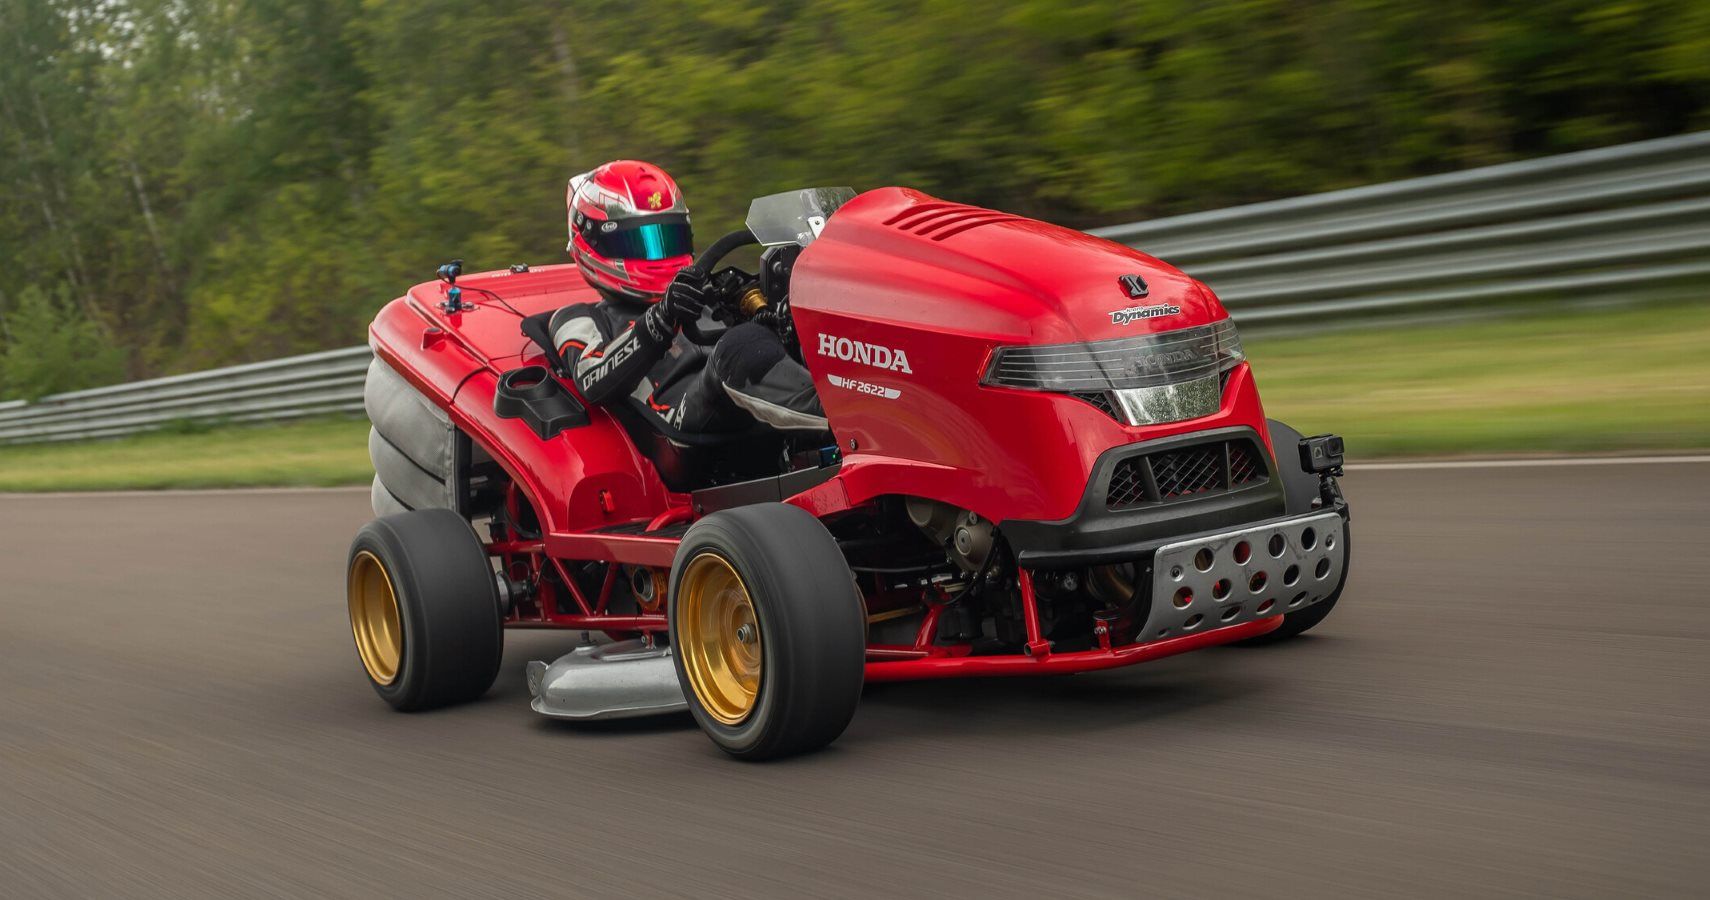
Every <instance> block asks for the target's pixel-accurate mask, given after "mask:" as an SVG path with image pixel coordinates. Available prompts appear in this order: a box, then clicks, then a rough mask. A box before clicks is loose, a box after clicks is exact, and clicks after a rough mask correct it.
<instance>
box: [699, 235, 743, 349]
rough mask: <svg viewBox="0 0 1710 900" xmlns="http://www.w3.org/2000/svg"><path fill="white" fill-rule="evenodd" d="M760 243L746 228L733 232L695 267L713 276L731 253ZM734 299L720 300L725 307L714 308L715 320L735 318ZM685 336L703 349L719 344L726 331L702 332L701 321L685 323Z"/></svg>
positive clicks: (717, 242)
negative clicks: (714, 270) (715, 269)
mask: <svg viewBox="0 0 1710 900" xmlns="http://www.w3.org/2000/svg"><path fill="white" fill-rule="evenodd" d="M758 243H760V240H759V239H758V238H756V237H755V236H754V232H752V231H749V230H748V229H746V228H740V229H737V230H736V231H732V232H731V233H729V234H727V235H725V236H724V237H721V238H719V239H718V240H716V241H713V243H712V246H711V247H708V248H707V249H706V250H705V251H703V252H702V253H701V255H700V257H699V258H697V259H696V260H695V266H696V268H699V269H700V270H701V271H702V272H705V273H707V274H708V275H711V274H712V270H713V266H716V265H718V264H719V262H720V261H721V260H723V259H724V258H725V257H726V256H729V255H730V254H731V251H733V250H736V249H737V248H738V247H746V246H748V245H750V244H758ZM733 299H735V298H732V297H722V298H720V302H721V303H722V304H723V305H720V306H715V307H713V308H712V310H711V312H712V314H713V318H715V319H719V320H721V321H725V320H728V319H730V318H732V317H734V315H735V311H734V310H733V309H732V308H731V307H730V302H731V301H732V300H733ZM683 334H684V335H687V336H688V338H689V340H691V341H693V342H695V343H697V344H700V345H701V346H703V347H710V346H712V345H713V344H716V343H718V339H719V338H720V337H723V336H724V329H719V330H718V331H717V332H710V333H709V332H706V331H702V330H701V323H700V322H699V321H694V322H684V323H683Z"/></svg>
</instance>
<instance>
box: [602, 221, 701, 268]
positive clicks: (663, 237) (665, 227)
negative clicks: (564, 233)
mask: <svg viewBox="0 0 1710 900" xmlns="http://www.w3.org/2000/svg"><path fill="white" fill-rule="evenodd" d="M592 231H593V233H592V234H589V235H588V243H590V244H592V245H593V246H594V250H595V251H596V252H598V253H599V254H600V255H601V256H604V257H607V258H608V259H609V258H616V259H647V260H655V259H670V258H671V257H673V256H687V255H688V254H690V253H693V252H694V235H693V234H692V233H691V232H690V230H689V223H687V222H648V223H647V224H645V225H636V226H633V227H629V228H619V229H618V230H616V231H600V230H599V229H598V228H595V229H592Z"/></svg>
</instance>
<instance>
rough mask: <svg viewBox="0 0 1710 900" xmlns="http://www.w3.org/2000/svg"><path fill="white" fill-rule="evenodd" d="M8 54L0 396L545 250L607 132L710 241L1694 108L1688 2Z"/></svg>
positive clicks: (1058, 210)
mask: <svg viewBox="0 0 1710 900" xmlns="http://www.w3.org/2000/svg"><path fill="white" fill-rule="evenodd" d="M0 58H4V59H5V60H6V65H4V66H0V262H3V263H4V264H5V266H6V273H5V277H4V278H0V395H4V396H11V395H24V394H36V393H40V392H43V391H46V390H59V389H65V388H68V387H75V386H83V385H85V384H88V383H90V382H91V381H92V380H114V379H118V378H121V377H137V376H142V375H147V374H156V373H162V372H170V371H182V370H188V369H195V368H203V367H207V366H210V365H216V364H223V363H235V362H244V361H251V360H258V359H265V358H270V357H275V356H280V355H284V354H289V353H296V352H304V351H309V350H315V349H321V348H326V347H335V346H346V345H349V344H352V343H355V342H357V341H359V340H360V339H361V335H362V329H363V326H364V324H365V323H366V322H367V320H368V319H369V318H370V317H371V316H372V315H373V313H374V311H375V310H376V309H377V308H378V307H379V306H380V305H381V304H382V303H384V302H385V301H386V300H388V299H390V298H391V297H393V296H395V295H396V294H397V293H398V292H399V291H400V290H401V289H402V288H403V287H404V286H405V285H407V284H409V283H412V282H414V281H419V280H423V279H425V278H426V277H428V275H429V273H430V272H431V270H432V268H433V267H434V266H435V265H436V264H437V263H439V262H441V261H443V260H445V259H448V258H451V257H453V256H461V257H464V258H465V259H467V260H469V261H470V264H471V265H474V266H479V267H498V266H503V265H506V264H508V263H511V262H518V261H528V262H533V263H543V262H553V261H559V260H561V259H562V258H563V257H562V254H563V249H562V248H563V240H564V239H563V190H564V182H565V180H566V179H567V178H568V177H569V175H571V174H573V173H575V172H578V171H582V170H584V169H586V168H588V167H590V166H592V165H594V164H597V163H599V162H601V161H603V160H605V159H609V158H614V157H620V156H630V157H642V158H647V159H651V160H654V161H656V162H659V163H661V164H663V165H665V166H666V167H667V168H669V169H670V170H672V171H673V172H674V173H675V174H677V176H678V177H679V179H680V180H681V181H683V182H684V184H685V187H686V189H687V190H688V191H689V195H690V199H691V202H692V204H693V205H694V207H695V208H696V210H697V211H698V213H697V225H698V226H699V227H700V229H701V230H702V232H703V235H704V234H711V233H714V232H717V231H720V230H722V229H723V228H725V227H727V226H729V225H731V224H733V223H734V222H736V221H737V219H738V218H739V217H740V215H741V213H742V211H743V210H744V209H746V205H747V200H748V199H749V198H751V197H753V196H756V195H759V194H763V193H768V192H771V191H775V190H782V189H786V188H789V187H792V186H799V185H802V184H807V183H843V184H852V185H854V186H856V187H857V188H868V187H875V186H879V185H884V184H908V185H912V186H917V187H921V188H923V189H926V190H928V191H932V192H936V193H940V194H943V195H948V196H953V197H955V198H956V199H960V200H965V201H969V202H973V203H977V204H981V205H987V206H995V207H999V208H1003V209H1008V210H1013V211H1017V212H1021V213H1024V214H1029V215H1035V216H1040V217H1043V218H1048V219H1051V220H1054V221H1058V222H1063V223H1066V224H1071V225H1079V226H1091V225H1096V224H1102V223H1109V222H1118V221H1127V220H1132V219H1136V218H1141V217H1144V216H1148V215H1155V214H1166V213H1172V212H1182V211H1189V210H1194V209H1205V208H1212V207H1217V206H1224V205H1229V204H1233V203H1241V202H1248V201H1255V200H1263V199H1268V198H1273V197H1281V196H1289V195H1295V194H1300V193H1307V192H1313V191H1321V190H1330V189H1334V188H1340V187H1347V186H1351V185H1356V184H1364V183H1370V182H1375V181H1382V180H1387V179H1393V178H1399V177H1406V176H1410V175H1420V174H1427V173H1432V172H1439V171H1446V170H1451V169H1456V168H1461V167H1467V166H1473V165H1483V164H1488V163H1494V162H1500V161H1503V160H1508V159H1515V158H1521V157H1527V156H1535V155H1542V154H1548V153H1556V152H1563V151H1568V150H1575V149H1583V148H1588V147H1594V146H1601V145H1605V144H1611V143H1617V142H1621V141H1627V140H1636V139H1642V138H1648V137H1657V136H1662V135H1666V134H1672V133H1678V132H1682V131H1689V130H1694V129H1700V128H1704V127H1707V126H1710V4H1706V3H1705V2H1703V0H1619V2H1617V0H1534V2H1529V3H1523V4H1522V3H1503V4H1492V3H1487V2H1472V0H1440V2H1427V0H1305V2H1302V0H1288V2H1284V0H1193V2H1188V0H1153V2H1117V0H1092V2H1079V3H1075V2H1063V0H1023V2H1012V3H999V2H992V0H918V2H901V0H772V2H749V3H734V2H712V0H637V2H626V3H613V2H609V0H606V2H592V0H569V2H563V0H558V2H545V0H491V2H481V3H477V2H471V0H242V2H239V0H0ZM79 345H93V346H91V347H90V350H89V351H88V352H87V354H85V356H86V357H87V358H86V359H82V360H77V357H78V356H79V354H78V351H77V347H78V346H79ZM95 347H106V348H111V350H110V352H105V353H103V352H97V351H96V350H95ZM74 360H77V361H78V363H79V364H75V365H74V364H72V363H73V361H74Z"/></svg>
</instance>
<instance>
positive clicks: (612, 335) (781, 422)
mask: <svg viewBox="0 0 1710 900" xmlns="http://www.w3.org/2000/svg"><path fill="white" fill-rule="evenodd" d="M565 202H566V204H567V205H568V206H569V216H570V246H569V250H570V254H571V256H572V257H574V259H575V260H576V265H577V267H578V268H580V269H581V271H582V277H583V278H586V279H587V280H588V283H589V284H590V285H592V286H593V287H594V290H596V291H598V292H599V293H600V297H601V298H602V299H601V300H600V302H598V303H578V304H575V305H572V306H566V307H564V308H563V309H560V310H558V311H557V312H556V313H554V314H553V316H552V319H551V321H550V323H549V325H548V328H549V330H550V331H551V333H552V341H553V343H554V345H556V346H557V347H558V350H559V352H560V353H561V354H562V355H563V356H564V361H565V363H566V364H567V365H568V367H569V369H570V371H571V373H572V375H573V376H574V378H575V381H576V387H577V389H578V390H579V391H580V392H581V394H582V396H583V397H584V398H585V399H587V401H588V402H590V403H598V404H603V405H610V404H612V403H629V404H631V405H632V406H633V407H634V408H636V409H638V410H639V411H640V412H641V413H642V415H643V416H644V417H645V418H646V419H647V421H648V422H649V423H651V424H658V423H663V424H665V425H668V426H670V427H671V428H674V429H676V430H678V431H682V432H688V433H707V432H730V431H740V430H743V429H745V428H748V427H751V426H752V425H753V424H754V423H755V422H761V423H763V424H766V425H769V426H771V427H773V428H777V429H781V430H786V431H798V432H826V431H829V428H828V427H827V425H826V421H825V413H824V411H823V410H822V409H821V408H820V405H819V397H818V396H817V395H816V394H815V393H814V389H813V378H812V376H810V375H809V374H808V371H807V368H806V367H804V366H803V365H802V364H801V363H799V362H796V361H795V360H794V359H792V358H791V357H790V355H789V353H788V352H787V351H786V350H785V349H784V344H783V341H781V340H780V339H779V338H778V336H777V335H776V334H775V333H773V332H772V330H771V329H769V328H767V327H766V326H764V325H761V324H758V323H755V322H744V323H742V324H740V325H736V326H733V327H732V328H730V329H729V330H727V331H726V332H725V333H724V335H723V336H722V337H721V338H719V340H718V342H717V344H716V345H714V346H713V347H712V349H711V351H710V352H709V351H708V348H706V347H703V346H701V345H699V344H696V343H694V342H693V341H691V340H689V339H688V338H687V337H686V336H684V335H683V334H682V333H681V332H682V327H683V325H684V323H688V322H694V321H695V320H697V319H699V318H700V316H701V313H702V312H703V311H705V310H707V309H708V308H709V307H710V306H711V305H712V304H713V303H714V302H715V300H716V296H715V294H716V292H715V291H714V289H713V286H712V283H711V279H710V276H709V273H706V272H703V271H701V270H700V269H699V268H697V267H695V266H694V265H692V264H691V263H692V262H693V257H692V256H691V255H690V253H691V249H692V246H691V242H690V232H689V207H688V205H687V204H685V203H684V202H683V192H682V190H681V189H680V188H678V187H677V182H676V181H675V180H673V179H672V178H671V176H670V175H668V174H666V173H665V170H664V169H661V168H659V167H658V166H655V165H653V164H651V163H645V162H638V161H635V160H616V161H614V162H609V163H606V164H605V165H603V166H600V167H599V168H597V169H594V170H593V171H591V172H586V173H584V174H581V175H577V176H576V177H574V178H572V179H570V187H569V191H568V194H567V196H566V198H565Z"/></svg>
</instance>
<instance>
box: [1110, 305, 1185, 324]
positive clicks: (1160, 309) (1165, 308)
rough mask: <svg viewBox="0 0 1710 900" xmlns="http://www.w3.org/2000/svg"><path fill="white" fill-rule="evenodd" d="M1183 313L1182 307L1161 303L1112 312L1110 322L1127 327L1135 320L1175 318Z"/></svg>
mask: <svg viewBox="0 0 1710 900" xmlns="http://www.w3.org/2000/svg"><path fill="white" fill-rule="evenodd" d="M1181 311H1182V308H1181V307H1179V306H1174V305H1172V304H1169V303H1160V304H1158V305H1156V306H1130V307H1128V308H1127V309H1113V310H1111V311H1110V322H1111V324H1112V325H1127V324H1128V323H1129V322H1132V321H1134V320H1135V319H1159V318H1163V317H1164V316H1173V315H1175V314H1176V313H1179V312H1181Z"/></svg>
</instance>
